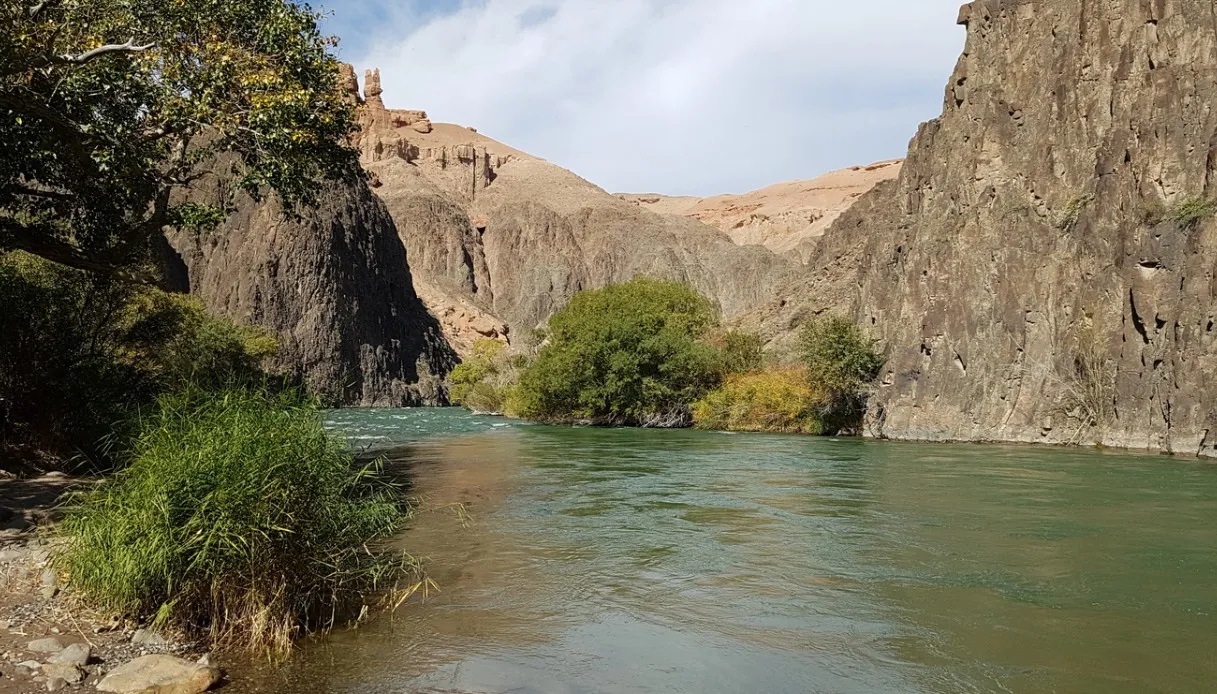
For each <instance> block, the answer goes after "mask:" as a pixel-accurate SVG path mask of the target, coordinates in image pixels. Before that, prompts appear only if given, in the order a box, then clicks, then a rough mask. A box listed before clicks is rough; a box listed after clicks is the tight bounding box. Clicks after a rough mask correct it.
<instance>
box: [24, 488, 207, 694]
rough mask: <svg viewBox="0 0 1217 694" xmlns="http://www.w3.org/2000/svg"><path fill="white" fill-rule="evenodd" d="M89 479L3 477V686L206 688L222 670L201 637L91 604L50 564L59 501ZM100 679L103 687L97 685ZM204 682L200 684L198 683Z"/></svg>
mask: <svg viewBox="0 0 1217 694" xmlns="http://www.w3.org/2000/svg"><path fill="white" fill-rule="evenodd" d="M88 484H91V481H90V480H87V479H81V478H71V477H68V476H66V475H62V474H57V473H51V474H47V475H42V476H39V477H35V478H30V479H0V503H2V504H3V506H0V586H2V588H0V694H28V693H30V692H45V691H61V690H63V691H94V690H97V691H111V692H138V691H143V689H146V688H147V686H149V685H159V686H164V685H166V684H169V683H171V682H176V683H177V685H178V686H179V687H180V688H178V689H174V690H172V691H174V692H175V694H185V693H186V692H201V691H205V690H206V689H207V688H209V687H210V686H211V685H213V684H215V682H216V681H217V679H218V675H219V672H218V670H216V669H215V668H214V665H213V664H212V662H211V657H210V656H209V655H208V654H207V652H206V648H205V646H204V645H203V644H201V643H199V642H195V641H189V640H185V639H181V638H176V637H175V636H174V635H172V634H165V633H160V632H157V631H154V630H151V629H149V628H147V627H148V625H146V624H140V623H138V622H136V621H133V620H131V619H129V618H127V617H126V616H124V615H115V614H107V613H105V612H101V611H98V610H95V609H92V608H91V607H89V606H88V605H86V604H85V603H84V602H82V601H81V600H79V599H78V598H77V596H76V594H75V593H74V591H73V590H72V586H71V584H70V583H65V582H64V581H63V580H62V577H61V576H60V575H59V573H58V572H56V571H55V570H54V569H53V568H52V566H51V550H52V545H51V543H52V542H53V540H51V539H49V534H48V533H47V532H46V531H47V530H48V528H49V527H50V526H51V525H52V524H54V523H55V522H57V521H58V514H57V512H56V510H55V504H56V502H57V500H58V499H59V498H60V497H61V496H62V495H63V494H64V493H65V492H68V491H69V490H71V489H72V488H74V487H79V486H82V485H88ZM99 687H104V688H99ZM200 687H201V688H200Z"/></svg>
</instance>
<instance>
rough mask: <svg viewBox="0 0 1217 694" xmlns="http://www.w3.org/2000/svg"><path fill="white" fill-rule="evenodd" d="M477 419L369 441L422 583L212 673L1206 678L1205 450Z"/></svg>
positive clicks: (1215, 507) (673, 678)
mask: <svg viewBox="0 0 1217 694" xmlns="http://www.w3.org/2000/svg"><path fill="white" fill-rule="evenodd" d="M413 425H414V426H417V423H414V424H413ZM485 425H486V421H484V420H483V421H480V422H479V423H478V425H477V426H479V427H483V428H480V429H474V433H467V434H463V435H461V436H459V437H449V438H442V439H430V440H419V441H416V442H415V443H412V444H410V445H408V446H405V447H400V448H397V449H394V450H391V451H389V457H390V460H391V461H392V465H393V466H395V469H397V470H402V471H408V472H409V474H410V476H411V478H412V479H413V484H414V490H415V492H416V493H417V494H419V495H421V496H422V497H423V498H425V499H426V503H427V507H428V508H429V509H431V510H430V511H428V512H427V513H425V514H423V515H421V516H420V517H419V518H418V519H417V520H416V521H415V522H414V523H413V524H412V526H411V527H410V528H409V530H408V531H407V532H405V533H404V534H403V535H402V537H401V538H400V546H401V547H403V548H405V549H407V550H408V551H410V552H412V553H414V554H417V555H422V556H425V557H427V558H428V559H429V563H428V565H429V568H430V572H431V575H432V576H433V578H434V579H435V580H436V581H437V582H439V584H440V585H441V588H442V592H440V593H438V594H432V595H431V596H429V597H428V598H427V600H426V601H425V602H424V603H420V604H412V605H409V606H407V607H406V608H404V609H403V610H401V611H400V612H399V613H398V614H397V615H396V616H395V617H394V618H392V619H386V620H381V621H379V622H376V623H374V624H372V625H370V626H369V627H366V628H364V629H362V630H359V631H356V632H351V633H346V634H340V635H337V636H335V637H333V638H331V639H329V640H327V641H324V642H321V643H318V644H314V645H313V646H311V647H310V648H308V649H307V650H306V652H305V654H304V655H303V656H302V657H300V658H297V659H295V660H293V661H292V662H291V663H290V664H289V666H288V667H286V668H284V669H282V670H279V671H273V672H272V671H264V672H250V673H241V677H239V678H238V681H237V683H236V685H234V691H243V690H247V689H257V690H260V691H276V692H299V691H309V692H313V691H316V692H414V691H444V692H502V691H525V692H661V691H662V692H670V691H683V692H734V691H768V692H806V691H822V692H957V691H958V692H968V691H975V692H990V691H1008V692H1028V693H1030V692H1043V691H1056V692H1094V691H1102V692H1143V691H1183V692H1187V691H1196V692H1201V691H1208V690H1209V689H1211V684H1212V683H1213V682H1215V681H1217V659H1215V658H1214V657H1213V656H1214V655H1215V654H1217V622H1215V621H1214V619H1215V618H1217V617H1215V615H1214V611H1215V608H1217V583H1215V582H1214V581H1213V580H1212V578H1213V576H1214V575H1217V574H1215V572H1217V526H1215V525H1214V524H1213V522H1212V520H1213V519H1214V518H1217V474H1214V473H1215V471H1217V468H1211V467H1207V466H1203V465H1199V464H1190V463H1185V462H1180V461H1171V460H1166V459H1161V458H1142V457H1137V456H1129V455H1100V454H1097V453H1092V452H1077V451H1057V450H1047V449H1031V448H1003V447H969V446H959V447H943V446H911V445H892V444H878V443H868V442H859V441H840V442H832V441H825V440H817V439H808V438H799V437H780V436H727V435H721V434H704V433H696V432H647V431H643V432H639V431H606V430H594V429H568V428H567V429H564V428H547V427H524V428H515V427H506V428H499V429H497V430H490V429H486V428H484V427H485ZM377 426H383V419H381V420H378V422H377ZM468 426H471V425H468V423H467V422H464V421H463V420H461V419H459V418H456V419H453V420H451V421H448V422H446V423H444V426H443V427H441V429H442V430H443V431H444V432H447V433H452V432H453V430H455V431H457V432H458V433H459V431H462V430H464V429H465V428H466V427H468ZM382 431H383V430H382ZM389 438H393V437H392V436H390V437H389ZM456 505H461V506H462V507H463V508H465V509H467V511H468V517H467V518H466V517H465V516H463V515H462V514H459V513H456V512H455V511H454V510H453V509H454V508H455V507H456Z"/></svg>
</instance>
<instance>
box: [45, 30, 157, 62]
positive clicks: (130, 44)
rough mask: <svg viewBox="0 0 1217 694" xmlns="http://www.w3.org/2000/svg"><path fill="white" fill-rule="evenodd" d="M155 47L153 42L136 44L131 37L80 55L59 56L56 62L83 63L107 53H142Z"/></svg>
mask: <svg viewBox="0 0 1217 694" xmlns="http://www.w3.org/2000/svg"><path fill="white" fill-rule="evenodd" d="M152 48H156V44H155V43H149V44H146V45H143V46H139V45H136V43H135V37H134V36H133V37H131V38H130V39H128V40H127V42H126V43H110V44H106V45H105V46H98V47H97V48H94V49H93V50H91V51H85V52H84V53H81V54H80V55H77V56H73V55H69V54H65V55H61V56H59V59H58V62H61V63H68V64H70V65H84V64H85V63H87V62H89V61H91V60H96V59H97V58H100V57H102V56H104V55H107V54H109V53H143V52H144V51H147V50H149V49H152Z"/></svg>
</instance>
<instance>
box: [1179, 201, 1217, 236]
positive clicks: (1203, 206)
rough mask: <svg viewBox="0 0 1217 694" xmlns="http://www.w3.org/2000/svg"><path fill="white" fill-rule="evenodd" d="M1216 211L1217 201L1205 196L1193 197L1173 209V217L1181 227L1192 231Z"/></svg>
mask: <svg viewBox="0 0 1217 694" xmlns="http://www.w3.org/2000/svg"><path fill="white" fill-rule="evenodd" d="M1214 213H1217V203H1214V202H1213V201H1211V200H1206V199H1204V198H1191V199H1188V200H1184V201H1183V202H1182V203H1180V204H1179V205H1178V206H1176V207H1175V209H1174V210H1172V211H1171V219H1173V220H1174V221H1175V223H1176V224H1178V225H1179V228H1181V229H1184V230H1186V231H1191V230H1193V229H1195V228H1196V227H1198V226H1200V223H1201V222H1203V221H1205V220H1206V219H1209V218H1210V217H1212V216H1213V214H1214Z"/></svg>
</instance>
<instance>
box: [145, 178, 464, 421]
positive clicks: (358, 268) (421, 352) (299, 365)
mask: <svg viewBox="0 0 1217 694" xmlns="http://www.w3.org/2000/svg"><path fill="white" fill-rule="evenodd" d="M212 183H213V184H214V181H212ZM195 194H197V195H199V196H202V197H204V198H206V197H207V196H208V195H211V194H212V193H211V192H209V191H208V190H207V188H206V186H200V189H199V190H198V191H196V193H195ZM320 199H321V203H320V204H319V206H318V207H317V208H315V209H307V210H300V211H299V212H300V213H301V217H300V218H298V219H297V218H294V217H292V216H289V215H285V214H284V213H283V210H282V209H281V207H280V206H279V205H278V204H277V203H276V202H275V201H274V200H273V199H272V200H267V201H265V202H262V203H255V202H254V201H252V200H249V199H246V200H244V202H243V203H242V204H241V205H240V207H239V209H238V211H237V213H236V214H234V215H233V216H232V217H230V218H229V219H228V220H227V221H226V222H225V224H224V225H223V226H222V227H221V228H220V229H218V230H216V231H214V232H208V233H203V234H199V233H194V232H185V231H178V232H173V233H171V234H170V235H169V241H170V244H171V246H172V247H173V248H174V250H175V251H176V252H177V254H178V255H179V256H180V259H181V261H182V263H181V265H180V266H179V267H180V268H181V270H182V272H183V273H184V275H185V277H184V278H183V280H184V283H185V284H186V285H187V286H188V288H189V291H190V292H191V293H192V294H196V295H198V296H200V297H201V298H202V299H203V301H204V303H205V304H206V305H207V307H208V308H209V309H210V310H212V311H213V312H216V313H218V314H221V315H225V316H228V317H230V318H232V319H234V320H236V321H238V322H241V323H246V324H251V325H258V326H262V327H264V328H267V329H268V330H270V331H271V332H272V333H274V334H275V335H276V336H277V337H278V339H279V343H280V351H279V354H278V356H277V357H276V359H277V364H276V367H277V368H278V370H280V371H282V372H285V373H288V374H291V375H293V376H295V377H296V378H298V379H300V380H302V381H303V382H305V383H307V384H308V386H309V388H310V390H311V392H314V393H316V394H318V395H320V396H321V397H323V398H324V399H325V400H326V401H328V402H329V403H332V404H339V405H352V406H403V405H434V404H444V403H445V402H446V399H447V398H446V394H445V392H444V389H443V386H442V379H443V378H444V376H445V375H446V374H447V372H448V370H449V369H451V367H452V365H453V362H454V361H455V355H454V354H453V352H452V350H451V348H450V347H449V346H448V345H447V343H446V342H445V341H444V339H443V336H442V334H441V331H440V328H439V324H438V322H437V321H436V319H435V318H434V317H432V316H431V315H429V314H428V313H427V310H426V308H425V307H424V306H423V304H422V303H421V302H420V301H419V299H418V296H417V294H416V293H415V290H414V286H413V278H412V277H411V274H410V268H409V266H408V264H407V259H406V251H405V248H404V247H403V246H402V243H401V240H400V239H399V238H398V234H397V228H396V226H394V224H393V220H392V218H391V217H390V216H389V213H388V210H387V209H386V208H385V206H384V204H383V203H382V202H381V201H380V200H378V199H377V198H376V197H375V196H374V195H373V194H372V192H371V191H370V190H369V189H368V186H367V185H366V184H364V183H362V182H358V183H349V184H346V183H344V184H332V185H331V186H330V188H329V189H328V190H326V191H324V192H323V193H322V195H321V196H320Z"/></svg>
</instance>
